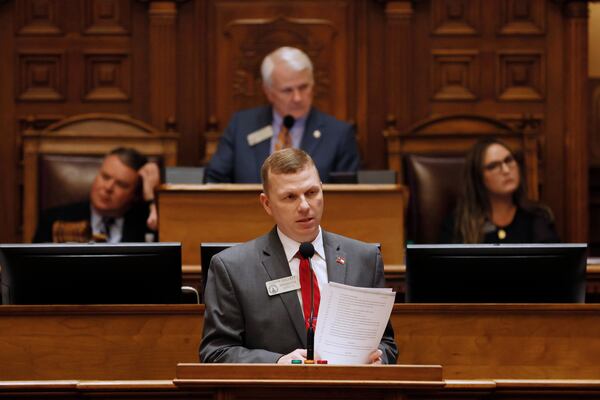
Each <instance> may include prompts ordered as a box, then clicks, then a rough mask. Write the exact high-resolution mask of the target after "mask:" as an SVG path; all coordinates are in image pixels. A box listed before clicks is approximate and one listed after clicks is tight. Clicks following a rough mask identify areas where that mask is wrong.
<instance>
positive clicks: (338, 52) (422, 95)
mask: <svg viewBox="0 0 600 400" xmlns="http://www.w3.org/2000/svg"><path fill="white" fill-rule="evenodd" d="M586 23H587V21H586V2H585V0H569V1H568V0H287V1H283V0H162V1H151V0H0V43H2V45H0V123H1V125H0V126H2V129H0V163H1V164H0V165H1V166H2V171H3V174H4V175H5V176H6V177H7V178H6V179H4V180H3V181H2V182H0V192H1V193H0V222H1V223H2V226H6V227H8V228H7V230H8V231H9V233H8V234H5V236H2V238H4V239H6V238H9V239H10V238H13V239H14V240H17V239H18V238H19V231H18V229H19V213H20V211H19V205H20V202H21V200H20V196H21V194H20V191H21V188H20V186H19V185H20V181H21V177H20V173H21V172H20V157H21V156H20V154H21V151H22V149H21V147H20V146H21V132H22V131H23V130H24V129H25V128H26V127H27V126H30V125H31V124H33V125H35V126H36V127H37V128H43V126H45V125H47V124H49V123H51V122H55V121H56V120H59V119H61V118H63V117H66V116H70V115H74V114H80V113H86V112H97V111H100V112H112V113H124V114H130V115H131V116H133V117H135V118H139V119H142V120H144V121H147V122H149V123H152V124H153V125H155V126H156V127H157V128H159V129H163V128H164V126H165V122H167V121H170V125H171V126H173V125H174V124H175V123H176V127H177V128H176V129H177V131H179V132H180V134H181V139H180V147H179V150H180V151H179V156H178V159H179V160H180V162H181V163H182V165H199V164H200V163H201V162H202V159H203V158H204V151H205V138H204V133H205V132H206V131H207V130H212V131H213V132H214V133H215V134H216V135H218V133H219V132H220V131H221V130H222V129H223V128H224V127H225V125H226V124H227V122H228V120H229V118H230V117H231V114H232V113H233V112H234V111H236V110H238V109H242V108H246V107H251V106H255V105H259V104H263V103H265V99H264V96H263V93H262V87H261V85H262V83H261V78H260V74H259V65H260V62H261V60H262V58H263V57H264V55H265V54H266V53H268V52H269V51H271V50H272V49H274V48H276V47H278V46H281V45H293V46H298V47H300V48H302V49H304V50H306V52H307V53H308V54H309V55H310V56H311V58H312V59H313V61H314V63H315V79H316V88H315V105H316V106H317V107H319V108H320V109H322V110H323V111H325V112H329V113H331V114H333V115H335V116H336V117H338V118H340V119H344V120H348V121H352V122H354V123H356V127H357V135H358V140H359V145H360V151H361V155H362V159H363V165H362V167H363V168H367V169H368V168H384V167H385V166H386V163H385V146H384V138H383V135H382V131H383V129H384V128H385V127H386V126H388V127H391V128H393V129H396V130H397V131H399V132H405V131H406V130H407V129H408V128H409V127H410V126H411V125H413V124H415V123H416V122H418V121H421V120H424V119H427V118H431V117H432V116H439V115H447V114H457V113H470V114H479V115H483V116H489V117H493V118H499V119H502V120H503V121H506V122H508V123H510V124H512V125H518V124H520V123H521V121H522V120H523V118H524V117H526V118H527V119H531V120H534V121H535V122H536V123H537V124H538V125H539V127H538V132H539V134H540V136H539V141H538V152H539V154H538V155H539V156H538V159H539V160H540V164H539V182H540V184H541V188H540V189H541V191H540V197H541V199H542V200H543V201H545V202H546V203H548V204H549V205H550V206H551V207H552V209H553V211H554V213H555V215H556V218H557V222H558V226H559V229H560V231H561V233H563V238H564V239H567V240H568V239H569V238H571V237H573V238H574V237H579V236H578V234H577V230H578V228H579V225H581V224H585V222H582V221H585V220H586V218H585V215H584V214H579V213H577V214H576V217H575V219H573V218H572V209H573V208H576V209H577V210H581V209H587V208H586V207H584V206H582V204H581V198H583V199H584V200H585V199H586V198H587V196H586V193H584V192H583V191H581V188H582V186H586V187H587V184H586V183H585V182H586V181H585V179H586V177H585V176H584V175H582V174H585V173H586V171H584V170H585V168H582V167H581V165H580V164H581V163H582V162H583V163H585V162H586V161H585V160H583V159H578V158H577V156H578V153H577V152H581V151H586V149H587V147H588V146H587V145H586V144H585V143H586V138H585V137H584V136H585V135H582V134H581V132H582V131H584V130H585V131H586V132H587V129H586V125H585V124H586V123H587V122H586V121H587V118H585V114H586V112H587V111H586V110H587V109H586V108H585V107H582V106H581V104H580V103H581V101H585V96H583V95H582V94H581V93H582V90H583V89H584V88H585V85H582V84H581V83H582V82H583V79H584V78H582V77H584V75H585V67H583V66H584V65H585V61H584V60H583V58H581V57H583V56H582V55H583V54H585V51H584V49H585V48H586V46H587V43H586V41H585V29H586ZM585 104H589V103H585ZM580 110H584V111H580ZM32 116H33V117H34V118H33V119H32V118H31V117H32ZM597 141H598V140H597V138H595V137H592V142H591V143H592V146H590V149H591V153H590V157H592V159H596V158H598V157H600V150H598V147H599V146H600V145H598V143H597ZM582 171H583V172H582ZM573 177H575V178H573ZM549 182H552V184H548V183H549ZM567 192H568V194H567ZM572 220H573V221H576V222H573V221H572ZM578 224H579V225H578ZM583 231H585V229H584V230H583Z"/></svg>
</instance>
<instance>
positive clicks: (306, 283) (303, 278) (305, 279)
mask: <svg viewBox="0 0 600 400" xmlns="http://www.w3.org/2000/svg"><path fill="white" fill-rule="evenodd" d="M298 257H300V290H301V291H302V308H303V309H304V323H305V325H306V328H307V329H308V327H309V324H310V308H311V307H310V297H311V296H310V277H311V273H310V265H309V263H308V258H303V257H302V256H301V255H300V254H298ZM312 279H313V300H314V302H313V310H314V313H313V327H316V326H317V315H318V314H319V302H320V301H321V292H320V291H319V283H318V282H317V275H315V274H314V273H313V274H312Z"/></svg>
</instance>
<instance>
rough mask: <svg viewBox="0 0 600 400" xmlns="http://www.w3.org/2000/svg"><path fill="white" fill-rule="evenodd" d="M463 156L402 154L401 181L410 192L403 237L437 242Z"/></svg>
mask: <svg viewBox="0 0 600 400" xmlns="http://www.w3.org/2000/svg"><path fill="white" fill-rule="evenodd" d="M464 165H465V159H464V157H457V156H437V157H433V156H423V155H416V154H409V155H407V156H406V157H405V168H404V171H405V174H406V177H405V182H406V184H407V186H408V189H409V192H410V199H409V203H408V211H407V213H408V215H407V219H406V229H407V235H406V237H407V240H409V241H412V242H414V243H437V241H438V237H439V233H440V228H441V226H442V223H443V222H444V218H446V216H447V215H448V214H450V213H451V212H452V210H453V209H454V207H455V206H456V200H457V198H458V195H459V192H460V184H461V181H462V172H463V168H464Z"/></svg>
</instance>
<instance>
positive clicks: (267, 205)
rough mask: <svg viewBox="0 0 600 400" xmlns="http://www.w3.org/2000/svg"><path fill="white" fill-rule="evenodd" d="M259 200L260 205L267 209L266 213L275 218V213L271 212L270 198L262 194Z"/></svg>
mask: <svg viewBox="0 0 600 400" xmlns="http://www.w3.org/2000/svg"><path fill="white" fill-rule="evenodd" d="M259 199H260V204H262V206H263V208H264V209H265V211H266V212H267V214H269V215H270V216H273V213H272V211H271V202H270V201H269V196H267V195H266V194H264V193H261V194H260V197H259Z"/></svg>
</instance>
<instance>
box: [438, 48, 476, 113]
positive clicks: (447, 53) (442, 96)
mask: <svg viewBox="0 0 600 400" xmlns="http://www.w3.org/2000/svg"><path fill="white" fill-rule="evenodd" d="M478 53H479V52H478V51H477V50H433V51H432V58H433V65H432V79H431V80H432V82H431V84H432V89H433V97H432V99H433V100H437V101H444V100H445V101H452V100H457V101H464V100H477V99H478V98H479V85H480V79H481V75H480V71H479V54H478Z"/></svg>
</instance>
